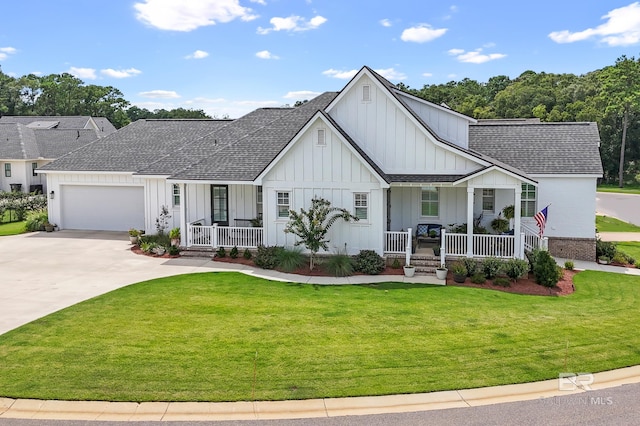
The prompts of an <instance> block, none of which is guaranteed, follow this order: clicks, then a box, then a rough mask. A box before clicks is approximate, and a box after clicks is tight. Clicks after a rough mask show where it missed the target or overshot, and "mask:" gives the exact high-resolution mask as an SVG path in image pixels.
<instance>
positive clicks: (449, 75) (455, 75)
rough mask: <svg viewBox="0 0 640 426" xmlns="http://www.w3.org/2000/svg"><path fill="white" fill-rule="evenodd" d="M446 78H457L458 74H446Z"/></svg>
mask: <svg viewBox="0 0 640 426" xmlns="http://www.w3.org/2000/svg"><path fill="white" fill-rule="evenodd" d="M447 78H458V74H447Z"/></svg>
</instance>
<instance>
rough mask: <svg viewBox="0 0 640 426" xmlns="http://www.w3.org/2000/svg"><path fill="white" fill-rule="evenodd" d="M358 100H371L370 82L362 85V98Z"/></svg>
mask: <svg viewBox="0 0 640 426" xmlns="http://www.w3.org/2000/svg"><path fill="white" fill-rule="evenodd" d="M365 95H366V96H365ZM360 100H361V101H362V102H365V103H366V102H371V85H370V84H363V85H362V98H361V99H360Z"/></svg>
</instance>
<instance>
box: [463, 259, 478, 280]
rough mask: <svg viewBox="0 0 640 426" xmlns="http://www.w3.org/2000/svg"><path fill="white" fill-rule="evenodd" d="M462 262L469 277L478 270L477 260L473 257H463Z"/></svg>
mask: <svg viewBox="0 0 640 426" xmlns="http://www.w3.org/2000/svg"><path fill="white" fill-rule="evenodd" d="M461 262H462V264H463V265H464V267H465V268H466V269H467V276H468V277H470V276H472V275H475V273H476V272H478V262H477V261H476V260H475V259H474V258H473V257H463V258H462V259H461Z"/></svg>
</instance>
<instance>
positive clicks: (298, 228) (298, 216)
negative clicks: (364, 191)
mask: <svg viewBox="0 0 640 426" xmlns="http://www.w3.org/2000/svg"><path fill="white" fill-rule="evenodd" d="M338 219H342V220H344V221H345V222H349V221H351V220H353V221H355V222H357V221H358V218H357V217H356V216H354V215H352V214H351V213H349V211H348V210H347V209H343V208H339V207H331V202H329V201H327V200H325V199H324V198H317V197H314V198H313V199H312V200H311V208H310V209H309V210H305V209H300V213H297V212H296V211H295V210H289V223H287V226H286V227H285V229H284V232H291V233H292V234H294V235H296V236H298V237H299V238H300V240H299V241H296V243H295V245H296V246H299V245H301V244H304V246H305V247H306V248H307V249H308V250H309V251H310V252H311V255H310V256H309V269H311V270H313V267H314V257H315V255H316V253H317V252H318V251H319V250H320V249H324V250H327V249H328V248H329V246H328V243H329V240H327V239H325V237H326V235H327V232H329V228H331V226H332V225H333V224H334V223H335V222H336V221H337V220H338Z"/></svg>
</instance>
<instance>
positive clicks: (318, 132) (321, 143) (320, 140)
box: [316, 127, 327, 146]
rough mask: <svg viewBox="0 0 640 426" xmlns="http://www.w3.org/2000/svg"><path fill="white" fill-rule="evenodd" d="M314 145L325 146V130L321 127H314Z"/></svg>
mask: <svg viewBox="0 0 640 426" xmlns="http://www.w3.org/2000/svg"><path fill="white" fill-rule="evenodd" d="M320 135H322V138H321V137H320ZM316 146H327V131H326V129H324V128H323V127H319V128H317V129H316Z"/></svg>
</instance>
